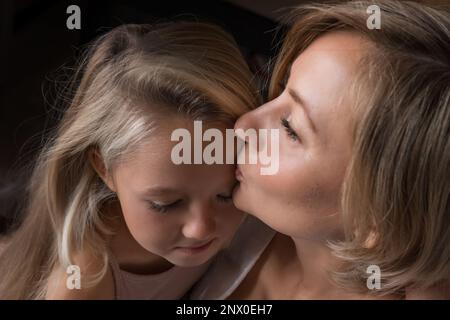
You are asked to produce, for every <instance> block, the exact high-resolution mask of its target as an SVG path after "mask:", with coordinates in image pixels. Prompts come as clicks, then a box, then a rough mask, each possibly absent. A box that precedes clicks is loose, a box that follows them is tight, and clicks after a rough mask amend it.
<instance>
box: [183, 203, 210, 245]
mask: <svg viewBox="0 0 450 320" xmlns="http://www.w3.org/2000/svg"><path fill="white" fill-rule="evenodd" d="M215 231H216V223H215V219H214V213H213V211H212V210H211V209H209V207H208V206H202V207H201V208H198V209H196V210H195V212H193V213H192V214H190V215H189V216H188V221H187V222H186V223H185V224H184V226H183V230H182V232H183V235H184V237H186V238H189V239H193V240H196V241H200V242H201V241H207V240H209V239H211V238H212V237H213V236H214V233H215Z"/></svg>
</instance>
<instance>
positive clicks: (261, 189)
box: [233, 32, 364, 240]
mask: <svg viewBox="0 0 450 320" xmlns="http://www.w3.org/2000/svg"><path fill="white" fill-rule="evenodd" d="M363 45H364V40H363V39H361V38H360V37H359V36H358V35H356V34H354V33H351V32H333V33H329V34H325V35H324V36H322V37H320V38H318V39H317V40H315V41H314V42H313V43H312V44H311V45H310V46H309V47H308V48H307V49H306V50H305V51H304V52H303V53H301V54H300V55H299V56H298V58H297V59H295V61H294V62H293V65H292V68H291V70H290V75H289V78H288V81H287V84H286V86H285V89H284V91H283V92H282V93H281V94H280V96H279V97H277V98H276V99H274V100H272V101H270V102H268V103H266V104H265V105H263V106H261V107H260V108H258V109H255V110H254V111H252V112H249V113H247V114H245V115H243V116H242V117H241V118H240V119H239V120H238V122H237V123H236V126H235V129H237V128H241V129H244V130H246V129H248V128H254V129H256V130H258V129H279V130H280V134H279V135H280V139H279V170H278V172H277V173H276V174H274V175H261V174H260V164H256V165H251V164H244V165H239V169H238V170H237V173H236V175H237V178H238V180H239V181H240V184H239V185H238V187H236V189H235V191H234V194H233V200H234V203H235V205H236V206H237V207H238V208H240V209H241V210H243V211H247V212H249V213H251V214H253V215H254V216H256V217H258V218H259V219H261V220H262V221H263V222H265V223H266V224H268V225H269V226H271V227H272V228H274V229H275V230H277V231H279V232H281V233H283V234H286V235H289V236H292V237H300V238H308V239H316V240H320V239H327V238H329V237H330V235H334V236H340V235H341V233H342V230H341V226H340V214H339V211H340V193H341V187H342V183H343V179H344V175H345V171H346V167H347V164H348V163H349V160H350V155H351V146H352V145H351V130H350V128H351V114H352V111H351V108H350V107H351V104H352V101H351V99H350V96H349V94H348V93H349V87H350V84H351V81H352V79H353V77H354V74H353V72H354V71H355V67H356V64H357V62H358V60H359V59H360V57H361V54H362V53H363V49H362V48H363ZM250 149H251V148H248V146H246V147H245V149H244V150H245V152H246V154H247V159H248V153H249V152H257V151H256V150H255V151H251V150H250ZM269 149H271V148H270V147H269ZM242 155H244V153H241V156H242Z"/></svg>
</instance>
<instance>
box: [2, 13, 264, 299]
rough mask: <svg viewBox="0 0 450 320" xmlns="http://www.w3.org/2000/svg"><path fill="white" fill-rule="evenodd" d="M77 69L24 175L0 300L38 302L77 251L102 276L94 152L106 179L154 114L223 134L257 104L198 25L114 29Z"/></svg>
mask: <svg viewBox="0 0 450 320" xmlns="http://www.w3.org/2000/svg"><path fill="white" fill-rule="evenodd" d="M83 61H84V62H82V63H81V66H80V68H79V71H78V74H81V75H82V76H80V77H78V78H81V80H80V81H79V84H77V89H76V92H75V95H74V97H73V99H72V100H71V103H70V105H69V106H68V108H67V110H66V111H65V113H64V116H63V118H62V119H61V122H60V124H59V125H58V127H57V128H56V132H55V133H54V135H53V138H51V139H50V140H49V141H48V143H47V144H46V145H45V147H44V148H43V150H42V152H41V153H40V155H39V157H38V160H37V162H36V165H35V167H34V169H33V174H32V176H31V178H30V180H29V181H30V182H29V185H28V190H27V191H28V193H27V194H28V198H27V199H26V201H27V205H26V208H25V213H26V215H25V219H24V221H23V222H22V224H21V226H20V227H19V228H18V230H17V231H16V232H15V233H14V234H13V236H12V238H11V239H10V241H9V243H8V245H7V247H6V248H5V251H4V252H3V253H2V255H1V258H0V299H34V298H43V297H45V294H46V282H47V281H46V280H47V279H48V276H49V274H50V272H51V270H52V269H53V268H54V267H55V265H56V264H57V263H59V264H60V265H61V266H62V267H63V268H66V267H67V266H69V265H71V264H72V261H73V260H72V259H73V256H74V253H76V252H80V251H82V250H89V252H90V253H92V254H94V255H97V256H98V257H102V258H103V261H104V264H103V266H104V267H103V269H102V271H101V272H100V273H99V274H98V275H97V276H96V277H95V279H94V280H96V281H98V280H100V279H101V278H102V277H103V275H104V273H105V272H106V270H107V269H106V268H107V262H108V257H107V254H106V252H107V251H106V250H105V249H106V241H105V236H106V235H108V234H111V232H112V231H111V230H110V228H108V224H107V223H106V219H108V217H106V216H105V215H104V214H102V207H104V205H105V204H107V203H108V201H112V199H114V194H113V193H112V191H110V190H109V189H108V188H107V187H106V185H105V184H104V183H103V182H102V180H101V179H100V177H99V176H98V175H97V174H96V172H95V171H94V169H93V167H92V166H91V164H90V162H89V161H88V152H90V151H92V150H94V149H95V150H96V151H98V152H99V154H100V155H101V157H102V158H103V161H104V163H105V167H106V171H107V172H108V174H111V173H112V170H113V168H114V166H115V165H117V163H118V162H119V161H121V160H123V159H124V158H125V157H126V156H128V155H130V154H132V150H133V149H134V148H135V147H136V146H137V145H138V144H139V143H140V142H141V141H143V140H145V139H146V138H147V137H148V136H149V135H151V134H152V130H153V129H154V128H155V127H156V126H157V125H158V123H156V122H155V117H154V116H153V115H154V114H160V113H161V112H163V113H164V114H167V115H169V116H175V117H176V116H182V117H187V118H188V119H196V120H197V119H198V120H204V121H214V122H217V121H218V122H221V123H227V124H228V125H230V126H232V125H233V122H234V120H235V119H236V118H237V117H238V116H239V115H241V114H243V113H245V112H247V111H249V110H251V109H253V108H254V107H256V106H257V105H258V104H259V96H258V93H257V90H256V89H255V88H254V87H253V84H252V82H253V81H252V75H251V73H250V71H249V68H248V66H247V65H246V63H245V61H244V59H243V57H242V55H241V53H240V51H239V49H238V47H237V45H236V43H235V42H234V40H233V38H232V37H231V36H230V35H229V34H228V33H226V32H225V31H223V30H222V29H221V28H219V27H217V26H214V25H211V24H207V23H201V22H187V21H184V22H183V21H178V22H174V23H164V24H159V25H155V26H152V25H124V26H120V27H117V28H115V29H113V30H112V31H110V32H108V33H106V34H105V35H103V36H101V37H100V38H99V39H97V40H96V41H95V42H94V43H93V44H92V45H91V46H90V48H89V50H88V51H87V53H86V55H85V58H84V59H83ZM83 252H84V251H83ZM94 282H95V281H94Z"/></svg>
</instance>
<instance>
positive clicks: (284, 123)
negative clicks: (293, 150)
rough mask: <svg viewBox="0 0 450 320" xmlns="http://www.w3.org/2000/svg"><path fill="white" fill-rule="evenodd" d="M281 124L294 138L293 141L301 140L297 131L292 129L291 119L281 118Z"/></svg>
mask: <svg viewBox="0 0 450 320" xmlns="http://www.w3.org/2000/svg"><path fill="white" fill-rule="evenodd" d="M281 125H282V126H283V127H284V129H285V130H286V133H287V135H288V137H289V138H290V139H292V140H293V141H300V137H299V136H298V134H297V133H296V132H295V130H294V129H292V127H291V124H290V122H289V120H287V119H286V118H281Z"/></svg>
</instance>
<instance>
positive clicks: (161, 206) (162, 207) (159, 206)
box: [147, 199, 181, 213]
mask: <svg viewBox="0 0 450 320" xmlns="http://www.w3.org/2000/svg"><path fill="white" fill-rule="evenodd" d="M180 202H181V199H178V200H176V201H174V202H171V203H160V202H156V201H151V200H147V203H148V205H149V208H150V209H151V210H154V211H156V212H159V213H166V212H167V211H168V210H170V209H174V208H175V207H177V206H178V205H179V204H180Z"/></svg>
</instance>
